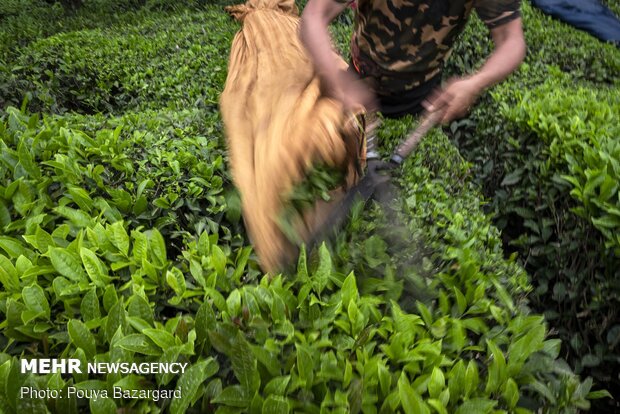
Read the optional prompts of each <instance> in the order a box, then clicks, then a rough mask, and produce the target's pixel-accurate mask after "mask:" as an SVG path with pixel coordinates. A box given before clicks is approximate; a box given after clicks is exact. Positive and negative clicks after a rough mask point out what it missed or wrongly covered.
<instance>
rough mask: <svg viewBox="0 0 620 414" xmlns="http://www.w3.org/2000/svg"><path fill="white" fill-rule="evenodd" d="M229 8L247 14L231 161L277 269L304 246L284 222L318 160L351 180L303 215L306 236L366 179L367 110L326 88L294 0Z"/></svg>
mask: <svg viewBox="0 0 620 414" xmlns="http://www.w3.org/2000/svg"><path fill="white" fill-rule="evenodd" d="M226 9H227V11H228V12H229V13H230V14H231V15H232V16H233V17H234V18H236V19H237V20H239V21H241V22H243V23H242V24H243V27H242V29H241V30H240V31H239V32H238V33H237V34H236V36H235V38H234V40H233V43H232V47H231V51H230V61H229V66H228V76H227V79H226V84H225V87H224V92H223V93H222V96H221V98H220V109H221V114H222V119H223V121H224V127H225V133H226V140H227V145H228V152H229V160H230V166H231V170H232V176H233V180H234V183H235V185H236V187H237V188H238V190H239V193H240V195H241V203H242V214H243V218H244V222H245V226H246V230H247V232H248V235H249V237H250V240H251V242H252V244H253V246H254V249H255V251H256V253H257V255H258V258H259V260H260V263H261V267H262V268H263V270H265V271H267V272H277V271H279V270H281V266H282V264H283V263H284V262H286V261H289V260H294V258H292V257H291V255H294V254H295V252H296V251H297V249H296V247H295V246H294V245H293V243H291V241H290V240H288V239H287V238H286V237H285V236H284V234H283V233H282V231H281V230H280V228H279V227H278V223H277V220H278V214H280V212H281V211H282V207H283V205H285V204H286V202H287V200H286V195H287V194H288V193H289V192H290V191H291V189H292V188H293V186H295V185H297V184H298V183H300V182H301V181H302V180H303V179H304V178H305V177H306V176H307V174H308V172H309V171H310V170H311V168H312V166H314V165H319V164H325V165H327V166H331V167H336V168H339V169H341V170H342V171H344V172H345V176H346V180H345V182H344V183H343V187H342V188H340V190H339V191H334V192H332V201H331V202H330V203H324V202H317V204H316V205H315V206H314V207H313V208H311V209H309V210H308V211H307V212H305V213H304V214H302V215H301V216H300V218H299V220H298V222H297V228H298V231H299V234H300V235H301V238H302V239H304V240H306V239H307V238H308V237H309V236H310V235H311V234H312V233H313V232H314V230H315V229H316V228H317V227H319V226H320V225H321V220H322V218H323V217H324V216H325V214H326V212H327V211H328V210H329V209H330V208H331V207H332V206H333V203H334V202H335V201H337V199H338V196H339V194H342V192H343V190H344V189H346V188H347V187H348V186H351V185H353V184H354V183H355V182H356V181H357V180H358V179H359V172H360V171H361V168H362V167H363V163H364V159H363V158H364V154H365V147H364V145H365V144H364V125H363V122H364V117H363V116H362V115H358V114H345V113H344V112H343V109H342V105H341V104H340V103H339V102H338V101H336V100H334V99H331V98H329V97H327V96H324V95H323V94H322V93H321V88H320V81H319V78H318V77H317V76H316V74H315V73H314V69H313V65H312V62H311V61H310V59H309V57H308V55H307V52H306V50H305V49H304V47H303V45H302V44H301V42H300V40H299V35H298V29H299V17H298V11H297V7H296V6H295V3H294V1H293V0H250V1H248V2H247V3H245V4H242V5H235V6H230V7H227V8H226ZM339 59H340V58H339ZM340 61H341V63H342V70H346V68H347V65H346V63H345V62H344V61H343V60H342V59H340Z"/></svg>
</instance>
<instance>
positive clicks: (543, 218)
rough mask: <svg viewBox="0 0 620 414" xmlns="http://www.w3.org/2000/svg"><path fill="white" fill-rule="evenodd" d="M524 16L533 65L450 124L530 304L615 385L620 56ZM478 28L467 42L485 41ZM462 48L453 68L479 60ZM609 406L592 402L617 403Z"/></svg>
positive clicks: (577, 356)
mask: <svg viewBox="0 0 620 414" xmlns="http://www.w3.org/2000/svg"><path fill="white" fill-rule="evenodd" d="M523 12H524V25H525V32H526V38H527V41H528V45H529V46H528V48H529V54H528V57H527V58H526V63H525V64H524V65H523V66H522V67H521V68H520V70H519V71H518V72H517V73H516V74H515V75H513V76H512V78H511V79H510V80H509V81H508V82H506V83H505V84H502V85H501V86H499V87H497V88H495V89H494V90H493V91H492V92H491V93H490V94H486V95H485V96H483V97H482V98H481V102H480V103H479V105H478V106H477V108H476V109H475V110H474V111H473V112H472V114H471V115H470V116H469V117H468V118H466V119H464V120H461V121H459V122H455V123H453V124H452V125H451V127H450V128H449V130H448V132H449V133H450V135H451V136H452V138H453V139H454V140H455V141H456V142H457V143H458V146H459V149H460V150H461V152H462V153H463V154H464V156H465V157H466V158H467V159H468V160H470V162H471V163H472V165H473V168H474V171H475V176H476V179H477V180H478V181H479V182H480V183H482V185H483V189H484V192H485V194H486V195H487V196H488V197H490V198H491V200H492V201H491V203H490V205H489V207H488V209H489V210H490V211H492V212H493V213H495V214H496V219H495V224H496V225H497V226H498V227H499V228H500V230H502V236H503V239H504V242H505V244H506V246H508V247H507V250H509V251H510V250H514V251H516V252H518V253H519V256H520V260H521V263H523V264H524V265H525V267H526V269H527V270H528V272H529V273H530V274H531V275H532V282H533V284H534V287H535V291H534V295H532V298H533V304H534V305H535V307H536V308H537V309H538V310H540V311H543V312H545V316H546V317H547V319H548V320H549V321H550V323H551V325H552V326H553V327H554V329H556V330H557V331H558V332H559V335H560V338H562V339H563V344H564V348H563V350H562V353H563V355H566V356H567V357H568V359H569V361H570V362H571V365H574V366H575V367H576V369H577V370H578V372H584V373H589V374H592V375H594V378H595V380H596V381H598V382H599V383H606V384H609V387H610V390H612V392H614V393H617V392H618V390H619V389H620V388H619V382H618V376H617V372H618V369H619V362H620V359H619V358H620V352H619V351H618V342H617V341H618V339H617V338H618V333H619V332H620V317H619V315H618V312H617V309H618V304H619V303H618V302H619V301H620V285H619V284H618V280H619V279H618V277H619V274H618V269H619V268H620V260H619V258H618V256H617V254H616V250H617V239H616V237H617V230H615V229H616V225H617V224H616V219H615V215H614V213H615V212H616V211H617V209H618V205H619V204H620V200H619V199H618V196H617V190H616V188H615V186H616V184H617V182H618V176H617V172H616V171H617V164H618V162H620V158H619V155H618V152H617V150H616V149H615V147H616V143H617V137H618V127H617V116H618V115H617V114H618V110H619V109H618V98H617V97H618V92H619V87H620V83H619V80H620V78H619V77H618V73H620V52H619V51H618V49H617V48H615V47H613V46H611V45H605V44H603V43H602V42H599V41H598V40H596V39H595V38H593V37H591V36H589V35H587V34H586V33H582V32H579V31H576V30H574V29H572V28H570V27H569V26H567V25H563V24H561V23H559V22H557V21H554V20H552V19H550V18H548V17H545V16H542V14H541V13H540V12H538V11H536V10H534V9H532V8H530V7H529V5H527V4H526V5H524V7H523ZM479 26H480V25H479V23H477V24H476V25H474V26H473V27H472V28H470V29H469V30H468V31H466V33H465V34H464V37H463V43H462V45H468V44H480V42H481V41H482V40H481V39H482V38H481V34H480V33H483V32H479V31H478V30H475V29H477V28H478V27H479ZM557 39H562V41H556V40H557ZM486 43H487V44H488V42H486ZM487 50H488V49H487ZM459 52H460V53H459ZM459 52H456V51H455V55H458V56H454V57H453V58H452V61H451V62H452V63H451V65H450V66H449V67H450V70H451V71H452V72H453V73H459V71H460V69H461V68H468V67H476V66H477V65H479V64H480V63H479V62H480V59H481V58H482V57H483V56H484V53H480V54H479V53H472V52H471V51H470V50H469V49H468V48H467V47H463V46H461V48H460V49H459ZM463 56H464V57H463ZM586 186H587V187H586ZM602 403H603V405H599V406H597V410H608V411H609V412H614V410H615V409H616V408H612V406H609V405H608V404H607V402H602ZM612 404H613V403H612Z"/></svg>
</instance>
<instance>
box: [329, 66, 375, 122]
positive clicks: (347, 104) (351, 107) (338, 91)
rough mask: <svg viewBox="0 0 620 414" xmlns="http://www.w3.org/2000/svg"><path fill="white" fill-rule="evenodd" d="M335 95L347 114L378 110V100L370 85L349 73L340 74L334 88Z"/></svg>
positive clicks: (342, 72)
mask: <svg viewBox="0 0 620 414" xmlns="http://www.w3.org/2000/svg"><path fill="white" fill-rule="evenodd" d="M333 95H335V98H336V99H338V100H339V101H340V102H342V105H343V107H344V110H345V111H346V112H357V111H360V110H365V111H366V112H374V111H376V110H377V109H378V105H377V98H376V96H375V94H374V92H373V90H372V89H371V88H370V87H369V85H368V84H367V83H366V82H364V81H363V80H361V79H359V78H358V77H357V76H355V75H354V74H352V73H350V72H347V71H341V72H340V73H339V74H338V84H337V85H335V87H334V93H333Z"/></svg>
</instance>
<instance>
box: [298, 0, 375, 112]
mask: <svg viewBox="0 0 620 414" xmlns="http://www.w3.org/2000/svg"><path fill="white" fill-rule="evenodd" d="M346 7H347V4H346V3H340V2H338V1H336V0H309V1H308V4H307V5H306V8H305V9H304V12H303V14H302V15H301V27H300V37H301V42H302V43H303V44H304V46H305V47H306V49H307V50H308V53H309V55H310V59H311V60H312V61H313V63H314V68H315V70H316V72H317V74H318V75H319V77H320V78H321V82H322V86H323V89H324V93H325V94H327V95H328V96H331V97H333V98H336V99H337V100H339V101H340V102H341V103H342V104H343V107H344V109H345V110H347V111H358V110H360V109H361V108H365V109H366V110H367V111H373V110H374V109H375V108H376V101H375V96H374V93H373V91H372V90H370V89H369V88H368V86H367V85H365V84H364V83H363V82H362V81H361V80H360V79H359V78H358V77H356V76H355V75H354V74H353V73H351V72H349V71H345V70H342V68H341V65H340V64H339V63H340V61H339V59H340V58H339V57H338V55H337V54H336V53H335V52H334V50H333V49H332V39H331V36H330V34H329V29H328V26H329V23H330V22H331V21H332V20H333V19H335V18H336V16H338V15H339V14H340V13H342V11H343V10H344V9H345V8H346Z"/></svg>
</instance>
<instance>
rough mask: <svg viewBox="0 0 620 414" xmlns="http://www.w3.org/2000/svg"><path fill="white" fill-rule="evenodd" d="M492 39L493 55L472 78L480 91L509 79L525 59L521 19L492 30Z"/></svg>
mask: <svg viewBox="0 0 620 414" xmlns="http://www.w3.org/2000/svg"><path fill="white" fill-rule="evenodd" d="M491 37H493V43H494V44H495V49H494V50H493V53H491V56H489V58H488V59H487V61H486V62H485V63H484V65H483V66H482V68H480V70H479V71H478V72H476V73H475V74H474V75H472V76H471V79H472V80H474V81H475V82H476V83H477V85H478V87H479V89H480V91H482V90H483V89H485V88H488V87H490V86H493V85H495V84H496V83H498V82H500V81H502V80H504V79H505V78H506V77H508V75H510V74H511V73H512V72H513V71H514V70H515V69H517V67H519V65H520V64H521V62H522V61H523V58H524V57H525V39H524V37H523V28H522V26H521V18H518V19H514V20H512V21H510V22H508V23H506V24H504V25H502V26H499V27H496V28H494V29H491Z"/></svg>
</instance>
